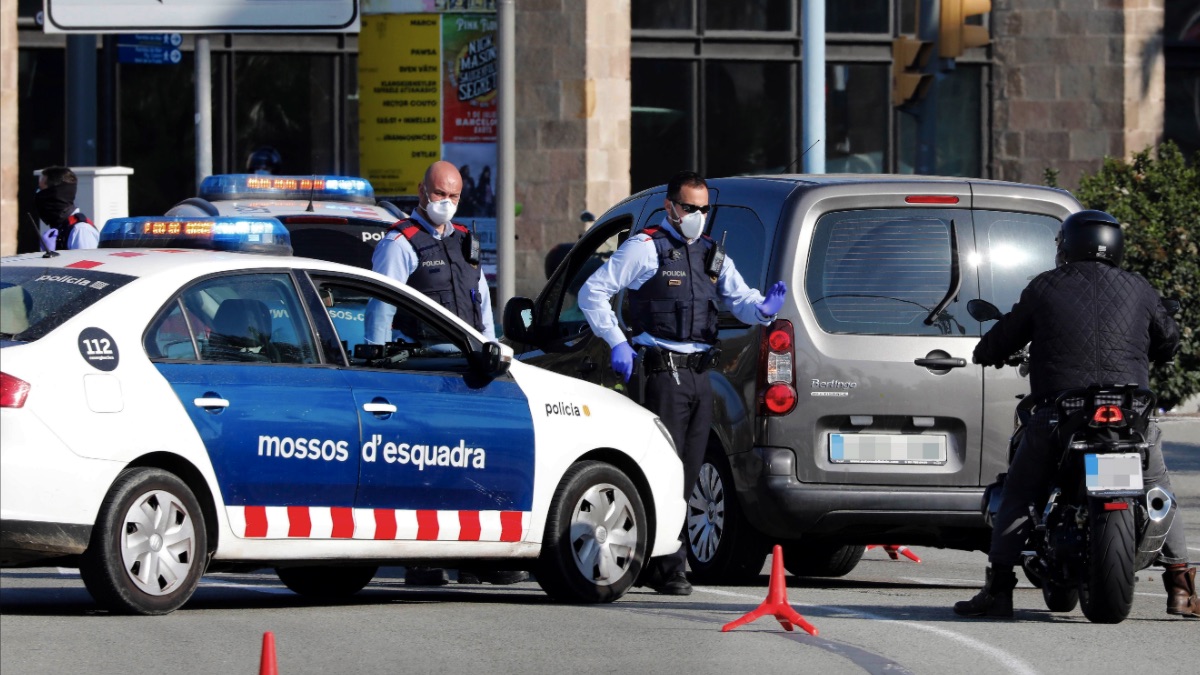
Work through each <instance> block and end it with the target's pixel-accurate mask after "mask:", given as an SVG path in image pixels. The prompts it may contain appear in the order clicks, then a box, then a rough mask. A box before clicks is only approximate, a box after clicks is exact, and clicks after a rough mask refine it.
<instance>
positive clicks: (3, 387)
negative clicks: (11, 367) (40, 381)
mask: <svg viewBox="0 0 1200 675" xmlns="http://www.w3.org/2000/svg"><path fill="white" fill-rule="evenodd" d="M30 388H31V387H30V386H29V383H28V382H26V381H25V380H22V379H20V378H16V377H13V376H12V375H9V374H8V373H0V408H21V407H24V405H25V399H26V398H28V397H29V390H30Z"/></svg>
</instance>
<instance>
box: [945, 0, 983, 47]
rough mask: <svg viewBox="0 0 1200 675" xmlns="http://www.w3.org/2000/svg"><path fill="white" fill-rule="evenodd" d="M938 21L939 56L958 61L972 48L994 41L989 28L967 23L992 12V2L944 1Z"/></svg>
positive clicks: (975, 0)
mask: <svg viewBox="0 0 1200 675" xmlns="http://www.w3.org/2000/svg"><path fill="white" fill-rule="evenodd" d="M941 8H942V9H941V16H940V17H939V21H938V56H940V57H942V58H943V59H956V58H958V57H960V56H962V54H963V52H964V51H966V50H968V49H970V48H972V47H982V46H983V45H986V44H987V43H989V42H991V41H992V38H991V36H990V35H988V31H987V28H984V27H983V26H975V25H971V24H968V23H966V20H967V17H969V16H976V15H978V14H987V13H988V12H990V11H992V2H991V0H942V2H941Z"/></svg>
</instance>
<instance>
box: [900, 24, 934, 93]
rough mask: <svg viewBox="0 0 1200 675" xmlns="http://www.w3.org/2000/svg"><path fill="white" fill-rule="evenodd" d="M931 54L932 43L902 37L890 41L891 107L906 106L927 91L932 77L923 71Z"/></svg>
mask: <svg viewBox="0 0 1200 675" xmlns="http://www.w3.org/2000/svg"><path fill="white" fill-rule="evenodd" d="M932 52H933V43H932V42H925V41H922V40H914V39H913V38H910V37H904V36H900V37H898V38H896V39H894V40H892V105H894V106H896V107H897V108H899V107H901V106H904V105H907V104H909V103H912V102H914V101H916V100H918V99H920V98H921V97H923V96H924V95H925V92H927V91H929V85H931V84H932V83H933V75H932V74H930V73H927V72H923V70H924V68H925V66H926V65H927V64H928V63H929V56H930V54H932Z"/></svg>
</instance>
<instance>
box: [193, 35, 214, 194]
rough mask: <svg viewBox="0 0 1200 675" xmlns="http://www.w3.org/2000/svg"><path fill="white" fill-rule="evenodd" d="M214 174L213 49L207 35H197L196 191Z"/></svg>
mask: <svg viewBox="0 0 1200 675" xmlns="http://www.w3.org/2000/svg"><path fill="white" fill-rule="evenodd" d="M211 175H212V51H211V50H210V45H209V42H208V36H207V35H197V36H196V191H197V192H199V190H200V182H201V181H203V180H204V179H205V178H207V177H208V176H211Z"/></svg>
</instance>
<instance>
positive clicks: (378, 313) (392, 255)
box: [366, 211, 496, 345]
mask: <svg viewBox="0 0 1200 675" xmlns="http://www.w3.org/2000/svg"><path fill="white" fill-rule="evenodd" d="M410 219H411V220H413V221H416V222H417V223H418V224H420V226H421V227H423V228H425V230H426V231H427V232H429V234H431V235H432V236H433V238H434V239H439V240H440V239H443V238H444V237H445V235H442V234H440V233H439V232H438V228H436V227H434V226H433V225H431V224H429V222H428V221H426V220H425V219H424V218H422V217H421V216H419V215H417V213H416V212H415V211H414V212H413V214H412V216H411V217H410ZM451 227H452V226H451V225H450V223H446V233H447V234H449V233H450V231H451V230H450V228H451ZM418 265H420V260H419V259H418V258H417V251H416V249H414V248H413V246H412V244H411V243H409V241H408V239H407V238H405V236H404V235H403V234H401V233H400V230H398V229H397V230H392V231H391V232H388V233H387V234H386V235H384V237H383V239H381V240H380V241H379V243H378V244H376V245H375V252H374V253H373V254H372V255H371V269H372V270H374V271H376V272H378V273H380V274H382V275H384V276H388V277H391V278H392V279H395V280H396V281H399V282H400V283H403V284H407V283H408V277H409V276H411V275H412V273H413V271H414V270H416V269H417V267H418ZM477 292H478V293H479V296H480V299H481V301H482V302H481V309H480V311H481V313H482V315H483V335H484V337H486V338H487V339H489V340H495V339H496V326H495V323H494V322H493V321H492V297H491V294H490V293H488V286H487V277H486V276H485V275H483V274H480V275H479V289H478V291H477ZM395 315H396V308H395V307H393V306H391V305H389V304H387V303H385V302H380V301H378V300H370V301H369V302H367V316H366V340H367V343H368V344H373V345H381V344H384V343H386V342H388V341H389V340H391V339H393V335H394V333H393V332H392V318H393V317H394V316H395Z"/></svg>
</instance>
